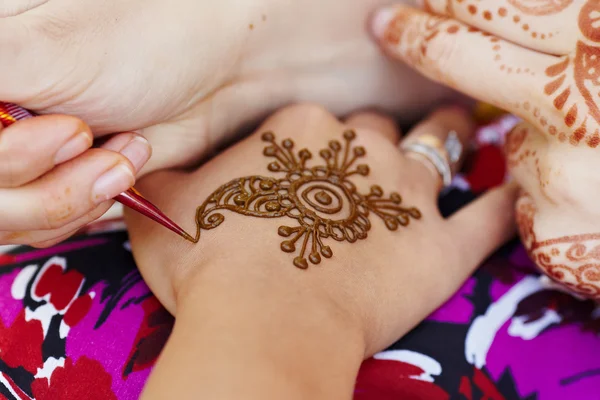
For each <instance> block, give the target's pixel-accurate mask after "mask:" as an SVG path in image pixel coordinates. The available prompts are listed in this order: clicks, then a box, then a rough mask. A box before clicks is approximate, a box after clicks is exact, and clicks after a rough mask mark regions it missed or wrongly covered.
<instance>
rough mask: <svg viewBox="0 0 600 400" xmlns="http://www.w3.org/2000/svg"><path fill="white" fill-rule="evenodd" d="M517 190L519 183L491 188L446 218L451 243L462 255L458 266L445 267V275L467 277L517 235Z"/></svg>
mask: <svg viewBox="0 0 600 400" xmlns="http://www.w3.org/2000/svg"><path fill="white" fill-rule="evenodd" d="M518 191H519V189H518V185H517V184H516V183H509V184H506V185H504V186H501V187H499V188H497V189H492V190H490V191H489V192H487V193H485V194H484V195H482V196H481V197H480V198H478V199H477V200H475V201H474V202H473V203H471V204H469V205H468V206H466V207H464V208H462V209H460V210H459V211H457V212H456V213H455V214H453V215H452V216H451V217H450V218H449V219H448V220H447V221H446V230H447V233H448V235H449V236H450V237H451V238H452V240H451V242H452V243H451V246H453V247H454V249H455V251H456V254H458V255H459V256H458V261H459V262H458V263H457V264H456V265H455V266H454V268H456V270H452V271H446V273H447V275H446V276H448V277H450V276H451V277H452V279H457V282H462V281H464V279H466V277H467V276H468V275H469V274H470V273H471V272H472V271H473V269H474V268H476V267H477V266H478V265H480V264H481V263H482V262H483V261H484V260H485V259H486V258H487V257H488V256H489V255H490V254H492V252H494V250H496V249H497V248H498V247H500V246H501V245H502V244H504V243H505V242H507V241H508V240H509V239H511V238H512V237H513V236H514V235H515V233H516V230H515V222H514V220H515V212H514V210H515V201H516V199H517V194H518ZM474 244H476V245H474ZM445 267H446V266H445ZM447 268H453V267H452V266H448V267H447Z"/></svg>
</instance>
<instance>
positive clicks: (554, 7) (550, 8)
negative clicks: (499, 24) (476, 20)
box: [446, 0, 573, 40]
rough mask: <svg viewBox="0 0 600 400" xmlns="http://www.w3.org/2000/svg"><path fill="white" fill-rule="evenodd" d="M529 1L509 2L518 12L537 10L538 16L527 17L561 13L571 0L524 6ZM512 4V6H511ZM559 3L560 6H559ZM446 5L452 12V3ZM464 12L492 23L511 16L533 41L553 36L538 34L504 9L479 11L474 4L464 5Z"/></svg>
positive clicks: (546, 0)
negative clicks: (494, 20)
mask: <svg viewBox="0 0 600 400" xmlns="http://www.w3.org/2000/svg"><path fill="white" fill-rule="evenodd" d="M455 1H456V2H457V3H462V2H463V1H462V0H455ZM531 2H532V1H531V0H513V1H512V2H511V1H509V3H510V4H511V5H513V6H514V7H515V8H516V9H517V10H518V11H519V12H524V11H523V9H527V10H530V11H534V10H537V12H539V14H534V13H532V12H524V13H525V14H529V15H550V14H554V13H557V12H560V11H562V10H563V9H565V8H566V7H568V6H569V5H570V4H571V3H572V2H573V0H533V2H535V3H536V4H526V3H531ZM513 3H514V4H513ZM559 3H560V4H559ZM448 4H449V5H447V6H446V9H447V10H452V12H454V10H453V6H452V5H451V4H452V1H451V0H448ZM466 10H467V12H468V13H469V14H471V15H472V16H473V17H475V16H479V15H481V17H482V18H483V19H484V20H486V21H492V20H493V19H494V18H498V19H504V18H510V16H511V15H512V20H513V22H514V23H515V24H520V25H521V28H522V29H523V31H525V32H528V33H529V34H530V35H531V37H532V38H534V39H542V40H543V39H546V38H551V37H552V36H553V35H554V34H553V33H552V32H540V31H536V30H533V29H531V28H530V26H529V23H526V22H522V17H521V15H520V14H514V15H513V14H512V13H510V12H509V11H508V10H507V8H506V7H498V9H496V10H491V9H479V8H478V7H477V6H476V5H474V4H468V5H466ZM446 14H447V15H451V16H452V15H453V14H450V13H448V12H447V13H446Z"/></svg>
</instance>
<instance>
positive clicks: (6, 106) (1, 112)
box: [0, 101, 194, 242]
mask: <svg viewBox="0 0 600 400" xmlns="http://www.w3.org/2000/svg"><path fill="white" fill-rule="evenodd" d="M33 116H34V114H32V113H31V112H29V111H27V110H25V109H24V108H22V107H19V106H17V105H15V104H11V103H4V102H1V101H0V126H4V127H7V126H9V125H12V124H14V123H15V122H17V121H18V120H21V119H26V118H30V117H33ZM114 200H115V201H118V202H119V203H121V204H123V205H124V206H125V207H129V208H131V209H132V210H134V211H137V212H139V213H140V214H142V215H143V216H145V217H148V218H150V219H151V220H153V221H156V222H158V223H159V224H161V225H162V226H164V227H165V228H167V229H169V230H170V231H172V232H174V233H176V234H178V235H179V236H181V237H182V238H184V239H185V240H188V241H190V242H193V241H194V238H193V237H192V236H191V235H190V234H188V233H187V232H186V231H184V230H183V229H182V228H181V227H180V226H179V225H177V224H176V223H175V222H173V221H172V220H171V219H170V218H169V217H167V216H166V215H165V214H164V213H163V212H162V211H160V210H159V209H158V207H156V206H155V205H154V204H152V203H151V202H150V201H148V200H147V199H145V198H144V197H143V196H142V195H141V194H140V193H139V192H138V191H137V190H135V189H134V188H130V189H129V190H127V191H125V192H123V193H121V194H119V195H118V196H116V197H115V198H114Z"/></svg>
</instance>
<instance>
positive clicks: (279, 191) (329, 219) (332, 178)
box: [194, 131, 421, 269]
mask: <svg viewBox="0 0 600 400" xmlns="http://www.w3.org/2000/svg"><path fill="white" fill-rule="evenodd" d="M343 136H344V141H345V143H344V144H343V145H342V143H340V142H339V141H336V140H334V141H331V142H329V146H328V148H325V149H322V150H321V151H320V152H319V156H320V157H321V158H322V159H323V161H324V164H323V165H317V166H313V167H308V166H307V165H306V164H307V162H308V160H310V159H311V158H312V153H311V152H310V151H308V150H307V149H302V150H300V151H299V152H298V153H297V154H295V153H294V151H293V148H294V142H293V141H292V140H290V139H285V140H283V141H282V142H281V145H279V144H278V143H277V142H276V140H275V136H274V135H273V133H271V132H267V133H264V134H263V135H262V140H263V141H265V142H267V143H269V145H267V146H266V147H265V149H264V152H263V154H264V155H265V156H266V157H271V158H273V159H274V160H275V161H273V162H271V163H270V164H269V165H268V169H269V171H271V172H274V173H282V174H285V177H283V178H272V177H263V176H248V177H243V178H238V179H234V180H232V181H230V182H228V183H226V184H225V185H223V186H221V187H220V188H218V189H217V190H216V191H214V192H213V193H212V194H211V195H210V196H209V197H208V198H207V199H206V200H205V201H204V203H203V204H202V205H201V206H200V207H198V209H197V210H196V224H197V233H196V238H195V239H194V242H198V241H199V240H200V232H201V230H202V229H204V230H210V229H214V228H216V227H218V226H219V225H221V224H222V223H223V221H224V220H225V216H224V215H223V214H222V213H221V211H222V210H228V211H232V212H234V213H237V214H241V215H247V216H252V217H260V218H284V217H287V218H291V219H294V220H295V222H296V224H297V225H296V226H285V225H283V226H280V227H279V230H278V233H279V235H280V236H283V237H285V238H288V239H286V240H284V241H283V242H281V245H280V247H281V250H282V251H284V252H286V253H296V254H297V256H296V257H295V258H294V260H293V264H294V265H295V266H296V267H297V268H301V269H306V268H308V263H309V262H310V263H311V264H319V263H320V262H321V256H323V257H325V258H330V257H332V256H333V251H332V250H331V248H330V247H329V246H327V245H326V244H325V243H324V241H325V240H326V239H333V240H335V241H338V242H343V241H346V242H349V243H354V242H356V241H357V240H362V239H366V238H367V232H368V231H369V230H370V229H371V221H370V220H369V215H370V213H373V214H375V215H376V216H378V217H379V218H381V219H382V220H383V221H384V223H385V226H386V227H387V228H388V229H389V230H391V231H395V230H397V229H398V227H399V226H407V225H408V224H409V223H410V219H411V218H414V219H420V218H421V212H420V211H419V210H418V209H417V208H414V207H404V206H402V205H401V204H402V197H400V195H399V194H398V193H391V194H390V195H389V197H384V195H383V190H382V189H381V187H379V186H376V185H375V186H372V187H371V191H370V193H369V194H366V195H365V194H361V193H359V192H358V191H357V189H356V186H355V185H354V184H353V183H352V182H351V181H350V179H349V178H350V177H351V176H353V175H361V176H367V175H368V174H369V167H368V166H367V165H366V164H358V165H355V164H356V161H357V160H358V159H359V158H362V157H364V156H365V155H366V150H365V149H364V148H363V147H360V146H359V147H352V146H351V142H352V141H353V140H354V139H355V138H356V134H355V133H354V131H347V132H345V133H344V135H343ZM298 244H300V247H299V249H298V247H297V245H298Z"/></svg>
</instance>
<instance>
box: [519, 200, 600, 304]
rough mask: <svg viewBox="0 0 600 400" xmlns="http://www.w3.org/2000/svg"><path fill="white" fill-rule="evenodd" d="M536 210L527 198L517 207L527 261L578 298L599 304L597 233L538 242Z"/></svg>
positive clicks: (599, 261)
mask: <svg viewBox="0 0 600 400" xmlns="http://www.w3.org/2000/svg"><path fill="white" fill-rule="evenodd" d="M536 214H537V207H536V206H535V204H534V202H533V199H532V198H531V196H529V195H528V194H524V195H523V196H522V197H521V198H520V199H519V203H518V205H517V225H518V227H519V234H520V236H521V240H522V241H523V244H524V245H525V248H526V249H527V251H528V253H529V256H530V258H531V259H532V260H533V261H534V262H535V263H536V265H537V266H538V267H539V268H540V269H541V270H542V271H543V272H544V273H546V274H547V275H548V276H549V277H550V278H552V279H553V280H555V281H557V282H558V283H560V284H562V285H564V286H566V287H568V288H569V289H570V290H571V291H573V292H574V293H577V294H579V295H581V296H584V297H587V298H591V299H595V300H600V233H590V234H582V235H570V236H562V237H559V238H555V239H549V240H541V241H540V240H538V239H537V237H536V235H535V229H534V228H535V227H534V222H535V216H536Z"/></svg>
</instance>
